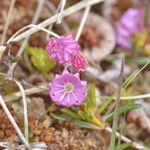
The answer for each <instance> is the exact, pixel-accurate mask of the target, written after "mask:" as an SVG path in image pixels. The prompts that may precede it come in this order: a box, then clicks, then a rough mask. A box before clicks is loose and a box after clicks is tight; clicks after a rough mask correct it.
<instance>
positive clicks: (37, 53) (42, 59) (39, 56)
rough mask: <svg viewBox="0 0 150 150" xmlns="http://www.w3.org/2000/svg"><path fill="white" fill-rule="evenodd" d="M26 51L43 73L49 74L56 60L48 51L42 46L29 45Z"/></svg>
mask: <svg viewBox="0 0 150 150" xmlns="http://www.w3.org/2000/svg"><path fill="white" fill-rule="evenodd" d="M26 53H27V54H29V55H31V61H32V63H33V65H34V66H35V67H36V68H37V69H38V70H39V71H41V72H42V73H43V74H47V73H48V72H49V71H50V70H51V69H53V68H54V67H55V62H54V61H52V60H51V59H50V58H49V56H48V53H47V51H45V50H44V49H42V48H37V47H27V48H26Z"/></svg>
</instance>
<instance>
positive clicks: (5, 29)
mask: <svg viewBox="0 0 150 150" xmlns="http://www.w3.org/2000/svg"><path fill="white" fill-rule="evenodd" d="M15 2H16V0H11V2H10V7H9V12H8V16H7V19H6V23H5V26H4V29H3V33H2V37H1V43H0V44H1V45H3V44H4V42H5V39H6V33H7V30H8V27H9V23H10V19H11V17H12V16H11V15H12V11H13V9H14V6H15Z"/></svg>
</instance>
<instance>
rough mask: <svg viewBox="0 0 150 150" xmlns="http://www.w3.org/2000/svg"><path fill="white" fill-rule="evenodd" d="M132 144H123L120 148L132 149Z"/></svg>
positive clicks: (122, 149)
mask: <svg viewBox="0 0 150 150" xmlns="http://www.w3.org/2000/svg"><path fill="white" fill-rule="evenodd" d="M132 144H133V143H132V142H129V143H123V144H121V146H120V149H121V150H126V149H127V148H128V149H129V148H130V149H131V147H132Z"/></svg>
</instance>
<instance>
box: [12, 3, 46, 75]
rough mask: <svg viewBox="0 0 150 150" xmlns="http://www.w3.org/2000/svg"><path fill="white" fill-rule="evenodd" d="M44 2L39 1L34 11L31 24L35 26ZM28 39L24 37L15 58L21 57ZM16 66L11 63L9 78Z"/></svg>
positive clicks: (28, 37)
mask: <svg viewBox="0 0 150 150" xmlns="http://www.w3.org/2000/svg"><path fill="white" fill-rule="evenodd" d="M44 1H45V0H39V3H38V6H37V9H36V11H35V14H34V16H33V19H32V24H36V23H37V21H38V18H39V16H40V13H41V10H42V7H43V4H44ZM29 39H30V35H29V36H26V38H25V40H24V41H23V43H22V46H21V48H20V49H19V51H18V53H17V55H16V56H17V57H19V56H21V55H22V53H23V51H24V49H25V47H26V45H27V43H28V41H29ZM16 65H17V62H16V63H13V64H12V66H11V67H10V76H11V77H12V75H13V71H14V69H15V67H16Z"/></svg>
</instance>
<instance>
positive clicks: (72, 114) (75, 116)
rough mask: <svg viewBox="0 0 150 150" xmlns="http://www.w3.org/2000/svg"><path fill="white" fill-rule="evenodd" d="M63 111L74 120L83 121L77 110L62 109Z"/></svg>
mask: <svg viewBox="0 0 150 150" xmlns="http://www.w3.org/2000/svg"><path fill="white" fill-rule="evenodd" d="M61 111H62V112H63V113H65V114H67V115H68V116H69V117H71V118H73V119H81V117H80V116H79V114H78V110H77V109H75V108H73V109H72V108H70V109H68V108H62V109H61Z"/></svg>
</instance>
